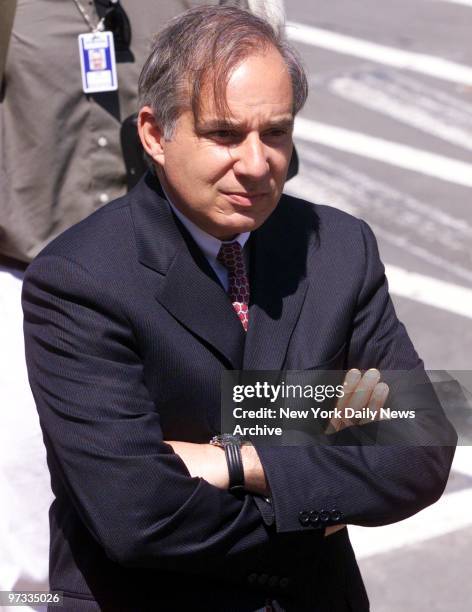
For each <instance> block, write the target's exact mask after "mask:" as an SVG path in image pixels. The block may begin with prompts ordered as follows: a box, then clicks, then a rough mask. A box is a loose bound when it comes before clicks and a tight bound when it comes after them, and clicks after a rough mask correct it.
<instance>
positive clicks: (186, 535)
mask: <svg viewBox="0 0 472 612" xmlns="http://www.w3.org/2000/svg"><path fill="white" fill-rule="evenodd" d="M23 309H24V316H25V319H24V331H25V345H26V358H27V365H28V372H29V379H30V384H31V388H32V391H33V394H34V397H35V401H36V404H37V408H38V412H39V415H40V421H41V426H42V429H43V434H44V440H45V444H46V447H47V450H48V463H49V466H50V470H51V473H52V474H53V486H54V489H55V494H56V496H59V497H61V499H62V502H64V498H65V499H66V500H67V503H72V504H73V507H74V510H75V512H77V513H78V515H79V516H80V518H81V520H82V522H83V523H84V524H85V525H86V526H87V528H88V530H89V531H90V532H91V534H92V535H93V536H94V538H95V539H96V540H97V541H98V542H99V544H100V545H101V546H102V548H103V549H104V550H105V552H106V554H107V555H108V556H109V558H111V559H112V560H114V561H116V562H118V563H119V564H121V565H124V566H138V567H151V568H152V567H157V568H158V567H162V568H165V569H177V570H179V571H188V572H190V573H201V574H205V573H211V574H214V575H222V574H224V575H225V577H226V578H234V579H238V578H239V577H240V576H239V575H240V574H244V575H246V574H247V572H248V571H250V570H252V571H258V569H263V568H264V567H267V564H266V561H267V559H272V560H273V561H274V563H275V564H277V562H278V561H279V562H280V563H282V565H284V564H285V565H287V563H288V559H287V554H286V550H285V549H282V548H280V547H278V546H276V545H275V542H274V539H275V538H277V535H276V534H275V531H274V530H272V529H271V528H269V527H268V526H267V525H266V524H265V522H264V521H263V520H262V517H261V513H260V511H259V510H258V508H257V506H256V504H255V503H254V498H253V497H252V496H250V495H246V496H245V497H244V498H243V499H239V498H236V497H235V496H233V495H231V494H230V493H229V492H226V491H222V490H219V489H217V488H216V487H213V486H211V485H210V484H209V483H207V482H206V481H205V480H203V479H199V478H192V477H191V476H190V474H189V472H188V471H187V469H186V467H185V465H184V463H183V462H182V461H181V459H180V458H179V457H178V455H176V454H175V453H174V452H173V451H172V449H171V447H170V446H168V445H166V444H165V443H164V442H163V436H162V431H161V427H160V422H159V414H158V411H157V410H156V406H155V405H154V403H153V402H152V400H151V399H150V397H149V394H148V391H147V388H146V386H145V384H144V382H143V367H142V359H141V356H140V354H139V350H138V348H137V346H136V343H135V339H134V337H133V329H132V325H131V323H130V321H129V320H128V319H127V316H126V314H125V313H124V312H122V311H121V309H120V297H119V291H118V289H117V288H115V287H113V286H104V284H103V283H99V282H98V281H97V280H96V279H95V278H94V277H93V275H91V274H90V272H88V271H87V270H86V269H84V268H83V267H81V266H80V265H79V264H77V263H76V262H73V261H69V260H67V259H65V258H62V257H56V256H50V255H43V256H41V257H40V258H39V259H37V260H36V261H35V262H34V263H33V264H32V265H31V266H30V267H29V269H28V271H27V273H26V276H25V282H24V289H23ZM316 540H317V538H313V539H312V540H311V543H310V546H313V544H314V541H316ZM307 545H308V542H307ZM295 554H296V553H295ZM279 557H280V559H279ZM284 557H285V560H284ZM277 560H278V561H277ZM223 561H224V563H223Z"/></svg>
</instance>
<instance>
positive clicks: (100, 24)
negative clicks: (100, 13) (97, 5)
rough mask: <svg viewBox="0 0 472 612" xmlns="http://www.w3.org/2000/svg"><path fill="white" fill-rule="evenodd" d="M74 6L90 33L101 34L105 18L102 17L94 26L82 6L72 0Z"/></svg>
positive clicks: (76, 0)
mask: <svg viewBox="0 0 472 612" xmlns="http://www.w3.org/2000/svg"><path fill="white" fill-rule="evenodd" d="M74 4H75V6H76V7H77V8H78V9H79V12H80V14H81V15H82V17H83V18H84V21H85V23H86V24H87V25H88V27H89V28H90V31H91V32H103V31H104V29H105V17H102V18H101V19H100V20H99V22H98V23H97V25H96V26H94V25H93V23H92V20H91V19H90V17H89V15H88V13H87V12H86V10H85V9H84V7H83V6H82V4H81V3H80V1H79V0H74Z"/></svg>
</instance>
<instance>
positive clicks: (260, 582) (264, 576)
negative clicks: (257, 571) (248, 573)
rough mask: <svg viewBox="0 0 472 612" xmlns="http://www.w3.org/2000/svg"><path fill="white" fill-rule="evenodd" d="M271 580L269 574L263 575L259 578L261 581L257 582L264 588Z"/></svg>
mask: <svg viewBox="0 0 472 612" xmlns="http://www.w3.org/2000/svg"><path fill="white" fill-rule="evenodd" d="M268 580H269V576H268V575H267V574H261V575H260V576H259V580H258V581H257V582H258V583H259V584H260V585H261V586H264V585H265V584H267V581H268Z"/></svg>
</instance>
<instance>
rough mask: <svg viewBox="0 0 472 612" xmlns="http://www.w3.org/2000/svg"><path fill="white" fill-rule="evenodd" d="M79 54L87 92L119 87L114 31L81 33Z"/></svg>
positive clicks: (112, 89)
mask: <svg viewBox="0 0 472 612" xmlns="http://www.w3.org/2000/svg"><path fill="white" fill-rule="evenodd" d="M79 54H80V69H81V72H82V87H83V90H84V92H85V93H87V94H88V93H97V92H100V91H115V90H116V89H118V79H117V76H116V59H115V46H114V44H113V34H112V32H89V33H87V34H79Z"/></svg>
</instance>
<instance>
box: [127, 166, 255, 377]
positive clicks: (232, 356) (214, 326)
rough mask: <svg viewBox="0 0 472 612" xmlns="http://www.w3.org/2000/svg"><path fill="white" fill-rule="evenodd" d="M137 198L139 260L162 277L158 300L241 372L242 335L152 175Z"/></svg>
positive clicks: (140, 187) (223, 296) (222, 292)
mask: <svg viewBox="0 0 472 612" xmlns="http://www.w3.org/2000/svg"><path fill="white" fill-rule="evenodd" d="M135 194H136V196H135V197H134V198H133V202H132V210H133V221H134V225H135V232H136V239H137V245H138V257H139V260H140V262H141V263H142V264H143V265H145V266H147V267H149V268H151V269H153V270H155V271H156V272H158V273H159V274H160V275H161V278H160V282H159V283H158V290H157V292H156V299H157V300H158V301H159V303H160V304H161V305H162V306H163V307H164V308H165V309H166V310H167V311H168V312H169V313H170V314H171V315H172V316H173V317H174V318H175V319H176V320H177V321H179V322H180V323H181V324H182V325H183V326H184V327H186V328H187V329H188V330H189V331H190V332H191V333H192V334H194V335H196V336H198V337H199V338H200V339H202V340H203V341H204V342H205V343H207V344H209V345H210V346H211V347H212V348H213V349H216V351H218V352H219V353H220V354H221V355H222V356H224V357H225V358H226V360H227V361H229V362H230V364H231V366H232V367H233V368H236V369H239V368H241V366H242V357H243V350H244V341H245V332H244V330H243V328H242V325H241V323H240V321H239V319H238V317H237V315H236V313H235V312H234V310H233V307H232V304H231V302H230V300H229V298H228V295H227V294H226V292H225V290H224V289H223V287H222V286H221V284H220V283H219V281H218V279H217V277H216V275H215V274H214V272H213V270H212V268H211V266H210V265H209V263H208V261H207V260H206V258H205V256H204V255H203V254H202V253H201V251H200V249H199V248H198V247H197V246H196V245H195V243H194V241H193V239H192V238H191V237H190V235H189V234H188V232H187V231H186V229H185V228H184V227H183V226H182V225H181V224H180V223H179V222H178V220H177V219H175V217H174V215H173V214H172V212H171V210H170V207H169V204H168V203H167V201H166V200H165V199H164V198H163V194H162V191H161V190H160V187H159V183H158V181H157V179H156V178H155V177H154V176H153V175H152V174H151V173H149V174H148V175H146V177H145V179H144V181H142V182H141V183H140V184H139V185H138V186H137V188H136V190H135ZM162 277H163V278H162Z"/></svg>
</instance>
